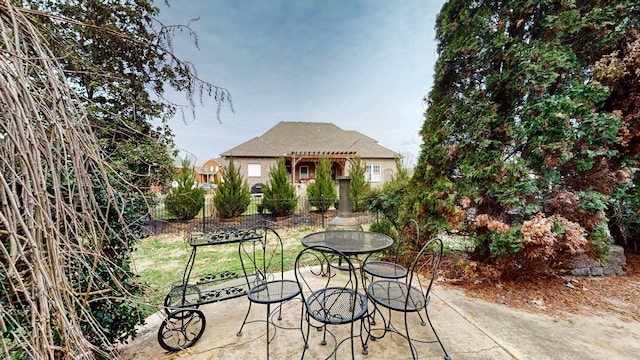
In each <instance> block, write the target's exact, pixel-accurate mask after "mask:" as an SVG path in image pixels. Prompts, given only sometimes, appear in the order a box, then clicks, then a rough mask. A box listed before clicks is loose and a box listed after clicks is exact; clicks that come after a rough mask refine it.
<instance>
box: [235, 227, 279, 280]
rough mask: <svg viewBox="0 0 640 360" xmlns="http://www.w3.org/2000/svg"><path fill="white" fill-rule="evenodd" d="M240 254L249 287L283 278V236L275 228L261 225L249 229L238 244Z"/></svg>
mask: <svg viewBox="0 0 640 360" xmlns="http://www.w3.org/2000/svg"><path fill="white" fill-rule="evenodd" d="M238 256H239V258H240V262H241V263H242V270H243V272H244V275H245V278H246V280H247V285H248V286H249V288H252V287H254V286H256V285H260V284H263V283H265V282H267V281H271V280H282V279H283V276H284V275H283V274H284V264H283V263H284V253H283V246H282V238H280V235H278V233H277V232H276V231H275V230H274V229H273V228H271V227H268V226H259V227H254V228H252V229H251V230H249V231H247V232H246V235H245V239H243V241H241V242H240V243H239V245H238Z"/></svg>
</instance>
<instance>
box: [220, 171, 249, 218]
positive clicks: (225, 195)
mask: <svg viewBox="0 0 640 360" xmlns="http://www.w3.org/2000/svg"><path fill="white" fill-rule="evenodd" d="M250 202H251V191H250V190H249V186H248V185H247V182H246V181H245V180H244V179H243V178H242V175H241V174H240V168H236V166H235V164H234V162H233V159H231V160H230V161H229V166H227V168H226V169H224V174H222V182H221V183H220V184H219V185H218V188H217V189H216V194H215V195H214V197H213V203H214V204H215V205H216V209H217V210H218V212H219V213H220V215H221V216H223V217H234V216H239V215H242V213H243V212H245V211H247V207H248V206H249V203H250Z"/></svg>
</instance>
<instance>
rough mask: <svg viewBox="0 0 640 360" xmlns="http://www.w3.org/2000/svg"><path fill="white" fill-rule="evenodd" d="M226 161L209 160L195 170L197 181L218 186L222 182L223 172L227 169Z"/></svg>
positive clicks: (219, 159) (220, 159)
mask: <svg viewBox="0 0 640 360" xmlns="http://www.w3.org/2000/svg"><path fill="white" fill-rule="evenodd" d="M225 164H226V162H225V160H224V159H222V158H218V159H209V160H207V161H205V162H204V164H202V165H201V166H196V167H194V168H193V171H194V174H195V177H196V181H197V182H199V183H200V184H216V183H219V182H220V181H221V180H222V172H223V169H224V167H225Z"/></svg>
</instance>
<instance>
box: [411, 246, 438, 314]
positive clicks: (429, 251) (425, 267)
mask: <svg viewBox="0 0 640 360" xmlns="http://www.w3.org/2000/svg"><path fill="white" fill-rule="evenodd" d="M442 251H443V244H442V240H441V239H439V238H433V239H431V240H429V241H428V242H427V243H426V244H425V245H424V246H423V247H422V248H421V249H420V251H419V252H418V254H417V256H416V257H415V259H414V260H413V263H412V264H411V267H410V268H409V277H408V279H407V282H408V283H409V284H410V285H412V286H414V287H416V288H419V289H421V291H422V293H423V294H424V297H425V300H426V301H427V304H428V302H429V292H430V291H431V286H432V285H433V281H434V280H435V279H436V276H438V268H439V267H440V261H441V260H442ZM427 304H424V305H425V306H426V305H427Z"/></svg>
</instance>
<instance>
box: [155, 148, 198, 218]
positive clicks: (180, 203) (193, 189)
mask: <svg viewBox="0 0 640 360" xmlns="http://www.w3.org/2000/svg"><path fill="white" fill-rule="evenodd" d="M175 181H176V182H177V183H178V185H177V186H176V187H173V188H171V190H169V193H168V194H167V197H166V199H165V200H164V202H165V206H166V207H167V211H168V212H169V213H170V214H171V215H174V216H175V217H177V218H178V219H180V220H190V219H193V218H194V217H196V215H198V212H200V210H201V209H202V207H203V206H204V189H203V188H201V187H199V186H197V184H196V179H195V176H194V175H193V168H192V167H191V163H190V162H189V160H187V159H184V160H182V168H181V169H180V172H178V174H176V178H175Z"/></svg>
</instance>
